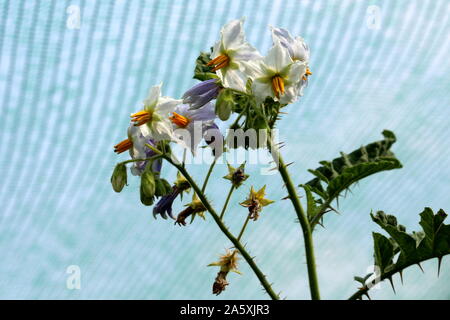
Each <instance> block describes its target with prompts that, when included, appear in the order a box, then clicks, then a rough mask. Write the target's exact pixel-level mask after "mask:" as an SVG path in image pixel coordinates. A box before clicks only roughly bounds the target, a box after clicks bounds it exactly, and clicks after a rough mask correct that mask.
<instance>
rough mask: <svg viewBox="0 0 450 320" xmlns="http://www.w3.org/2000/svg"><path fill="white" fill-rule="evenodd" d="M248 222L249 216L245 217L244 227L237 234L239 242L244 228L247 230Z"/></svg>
mask: <svg viewBox="0 0 450 320" xmlns="http://www.w3.org/2000/svg"><path fill="white" fill-rule="evenodd" d="M249 220H250V214H248V215H247V218H246V219H245V222H244V225H243V226H242V229H241V232H239V235H238V237H237V240H238V241H241V238H242V235H243V234H244V231H245V228H247V224H248V221H249Z"/></svg>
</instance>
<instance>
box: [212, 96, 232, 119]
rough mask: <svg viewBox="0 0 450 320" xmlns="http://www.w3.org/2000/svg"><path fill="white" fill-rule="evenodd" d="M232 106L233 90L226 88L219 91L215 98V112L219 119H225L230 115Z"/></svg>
mask: <svg viewBox="0 0 450 320" xmlns="http://www.w3.org/2000/svg"><path fill="white" fill-rule="evenodd" d="M233 107H234V99H233V92H232V91H231V90H228V89H223V90H221V91H220V93H219V95H218V97H217V99H216V110H215V112H216V114H217V116H218V117H219V119H220V120H222V121H226V120H228V118H229V117H230V115H231V111H232V110H233Z"/></svg>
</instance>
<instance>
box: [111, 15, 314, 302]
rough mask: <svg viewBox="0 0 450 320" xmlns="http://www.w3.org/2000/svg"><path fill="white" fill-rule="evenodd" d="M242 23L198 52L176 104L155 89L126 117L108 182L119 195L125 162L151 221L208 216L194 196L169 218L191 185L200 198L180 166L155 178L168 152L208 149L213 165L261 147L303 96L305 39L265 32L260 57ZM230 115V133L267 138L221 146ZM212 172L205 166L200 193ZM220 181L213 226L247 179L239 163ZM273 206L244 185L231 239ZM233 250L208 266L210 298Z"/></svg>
mask: <svg viewBox="0 0 450 320" xmlns="http://www.w3.org/2000/svg"><path fill="white" fill-rule="evenodd" d="M243 24H244V20H243V19H240V20H233V21H231V22H229V23H228V24H226V25H225V26H224V27H223V28H222V30H221V32H220V38H219V40H218V41H217V42H216V43H215V45H214V46H213V48H212V51H211V52H210V53H201V54H200V56H199V57H198V58H197V61H196V68H195V74H194V78H195V79H198V80H200V82H199V83H197V84H195V85H194V86H193V87H192V88H190V89H188V90H187V91H186V92H185V93H184V94H183V95H182V96H181V98H180V99H174V98H171V97H167V96H163V95H162V93H161V90H162V84H159V85H156V86H153V87H151V88H150V90H149V92H148V94H147V97H146V98H145V99H144V101H143V102H142V105H141V107H140V108H139V109H137V110H134V112H133V113H132V114H131V116H130V117H131V121H130V123H129V126H128V131H127V139H125V140H123V141H121V142H120V143H118V144H116V145H115V146H114V151H115V152H116V153H117V154H121V153H123V152H125V151H128V152H129V154H130V157H131V159H129V160H126V161H123V162H120V163H118V164H117V166H116V168H115V170H114V172H113V175H112V177H111V183H112V186H113V189H114V190H115V191H116V192H120V191H121V190H122V189H123V188H124V187H125V186H126V185H127V183H128V180H127V166H126V165H127V164H129V165H130V171H131V173H132V174H133V175H135V176H138V177H140V179H141V184H140V189H139V190H140V197H141V202H142V203H143V204H144V205H147V206H150V205H153V204H154V203H155V200H156V199H157V202H156V205H155V206H154V207H153V216H154V217H155V218H156V217H157V216H158V215H159V216H161V217H162V218H163V219H167V217H170V218H172V219H173V220H175V224H178V225H180V226H185V225H186V224H187V222H186V219H187V218H188V217H191V222H192V220H193V219H194V218H195V217H196V216H197V215H199V216H201V217H202V218H204V212H206V211H207V207H208V206H207V205H206V206H205V204H204V203H203V202H202V201H205V198H206V197H205V196H204V195H202V194H197V193H196V192H194V193H193V196H192V201H191V202H190V203H189V204H187V205H185V208H184V210H182V211H181V212H180V213H179V214H178V215H176V216H175V215H173V208H172V207H173V204H174V201H175V200H176V199H177V198H178V197H180V198H182V196H183V194H184V193H185V192H189V191H190V189H191V187H193V189H194V190H196V191H197V192H199V188H196V186H195V185H191V183H192V181H193V180H192V179H190V178H189V177H188V174H187V171H185V166H184V165H185V163H184V161H183V164H182V166H179V167H177V168H178V169H179V172H178V174H177V179H176V181H175V182H174V183H173V184H172V185H171V184H169V183H168V182H167V181H166V180H165V179H164V178H163V177H162V175H161V169H162V164H163V162H162V161H163V160H167V161H169V162H171V163H172V164H174V163H173V162H172V160H171V159H173V158H172V156H173V155H172V154H171V148H172V147H173V146H179V147H181V148H183V149H184V152H190V153H191V154H192V155H193V156H195V155H196V154H197V151H198V150H199V149H198V148H199V146H200V144H201V143H202V141H204V143H205V146H204V147H208V146H209V147H210V148H211V150H212V154H213V156H214V157H215V160H217V159H218V157H220V156H222V154H223V153H224V152H226V151H227V148H237V147H239V146H243V147H245V148H248V147H252V148H260V147H261V146H262V145H264V144H265V143H266V142H267V137H268V135H267V133H269V132H270V130H271V129H272V128H273V127H274V125H275V122H276V121H277V120H278V119H279V117H280V114H281V111H280V109H281V108H284V107H285V106H286V105H288V104H290V103H293V102H295V101H296V100H297V99H298V98H299V97H300V96H302V94H303V90H304V87H305V86H306V84H307V81H308V77H309V76H310V75H311V72H310V70H309V56H310V54H309V48H308V46H307V45H306V43H305V42H304V40H303V39H302V38H300V37H293V36H291V34H290V33H289V32H288V31H287V30H285V29H282V28H275V27H271V28H270V31H271V36H272V41H273V45H272V47H271V48H270V50H269V51H268V53H267V54H266V55H265V56H263V55H262V54H261V53H259V52H258V50H257V49H256V48H254V47H253V46H252V45H251V44H250V43H248V42H247V40H246V38H245V34H244V30H243ZM233 115H236V118H235V120H234V122H233V124H231V126H230V128H231V129H238V130H240V131H242V132H245V130H247V129H258V130H261V129H262V130H263V131H264V132H265V133H266V135H261V136H260V135H258V137H257V138H256V143H252V142H249V141H247V140H242V141H241V142H234V140H233V141H232V143H229V141H227V143H226V144H225V143H224V142H225V141H224V139H226V138H225V137H224V136H223V135H222V133H221V132H220V129H219V127H220V121H222V122H224V121H227V120H228V119H229V118H231V117H232V116H233ZM241 129H243V130H241ZM228 137H230V135H228V136H227V138H228ZM235 137H236V136H235ZM225 146H227V148H225ZM185 154H186V153H185ZM175 166H176V165H175ZM211 171H212V167H211V169H210V171H209V172H208V175H207V178H206V179H205V183H204V187H205V186H206V182H207V180H208V178H209V174H210V173H211ZM223 178H225V179H227V180H229V181H230V183H231V186H230V191H229V194H228V196H227V199H226V201H225V204H224V207H223V210H222V212H221V214H220V217H219V216H218V215H217V217H215V218H216V221H217V219H219V220H222V219H223V216H224V213H225V210H226V207H227V204H228V201H229V200H230V197H231V194H232V193H233V191H234V190H236V189H238V188H239V187H240V186H241V185H242V184H244V182H245V181H246V180H247V179H248V178H249V175H248V174H246V172H245V163H243V164H241V165H240V166H238V167H237V168H235V167H233V166H231V165H230V164H228V174H227V175H225V176H224V177H223ZM203 189H204V188H203ZM202 193H203V190H202ZM200 199H202V200H200ZM272 202H273V201H271V200H268V199H266V198H265V186H264V187H263V188H261V189H260V190H259V191H255V190H254V189H253V187H251V189H250V195H249V197H248V199H247V200H245V201H243V202H241V203H240V204H241V205H242V206H244V207H247V208H248V214H247V215H246V220H245V223H244V226H243V227H242V230H241V232H240V234H239V236H238V237H237V239H238V241H239V240H240V238H241V237H242V235H243V233H244V231H245V228H246V227H247V224H248V221H249V220H257V219H258V217H259V214H260V212H261V210H262V209H263V207H264V206H267V205H269V204H270V203H272ZM208 208H210V207H208ZM209 210H210V211H212V210H211V209H209ZM239 250H240V251H241V252H242V250H243V249H242V248H241V249H237V248H235V249H234V250H233V251H227V253H226V254H225V255H224V256H222V257H221V259H220V261H218V262H216V263H213V264H211V265H213V266H219V267H220V271H219V273H218V275H217V278H216V279H215V282H214V286H213V293H215V294H220V293H221V292H222V291H223V290H225V287H226V286H227V285H228V282H227V280H226V277H227V274H228V273H229V272H230V271H235V272H238V271H237V259H238V254H239ZM244 257H245V255H244Z"/></svg>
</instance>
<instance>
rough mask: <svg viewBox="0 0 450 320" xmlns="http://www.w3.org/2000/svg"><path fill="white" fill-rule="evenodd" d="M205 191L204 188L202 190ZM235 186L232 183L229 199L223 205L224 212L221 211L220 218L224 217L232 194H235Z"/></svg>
mask: <svg viewBox="0 0 450 320" xmlns="http://www.w3.org/2000/svg"><path fill="white" fill-rule="evenodd" d="M202 191H203V190H202ZM233 191H234V186H233V185H231V188H230V191H228V196H227V199H226V200H225V204H224V205H223V208H222V212H221V213H220V220H222V219H223V216H224V214H225V211H226V210H227V206H228V202H229V201H230V198H231V195H232V194H233Z"/></svg>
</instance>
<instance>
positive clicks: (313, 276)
mask: <svg viewBox="0 0 450 320" xmlns="http://www.w3.org/2000/svg"><path fill="white" fill-rule="evenodd" d="M268 147H269V151H270V152H271V154H272V157H273V160H274V161H275V163H277V164H278V171H279V172H280V174H281V177H282V178H283V181H284V183H285V184H286V188H287V191H288V193H289V198H290V199H291V202H292V205H293V206H294V209H295V212H296V213H297V217H298V220H299V222H300V225H301V227H302V231H303V232H302V233H303V239H304V242H305V252H306V264H307V266H308V278H309V289H310V292H311V298H312V299H313V300H319V299H320V293H319V283H318V279H317V271H316V263H315V258H314V246H313V239H312V230H311V226H310V224H309V222H308V218H307V217H306V214H305V211H304V210H303V208H302V205H301V203H300V200H299V198H298V195H297V191H296V189H295V187H294V184H293V183H292V180H291V177H290V175H289V172H288V171H287V168H286V165H285V163H284V161H283V158H282V157H281V154H280V152H279V150H278V148H277V147H276V146H272V145H271V138H270V135H269V139H268Z"/></svg>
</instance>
